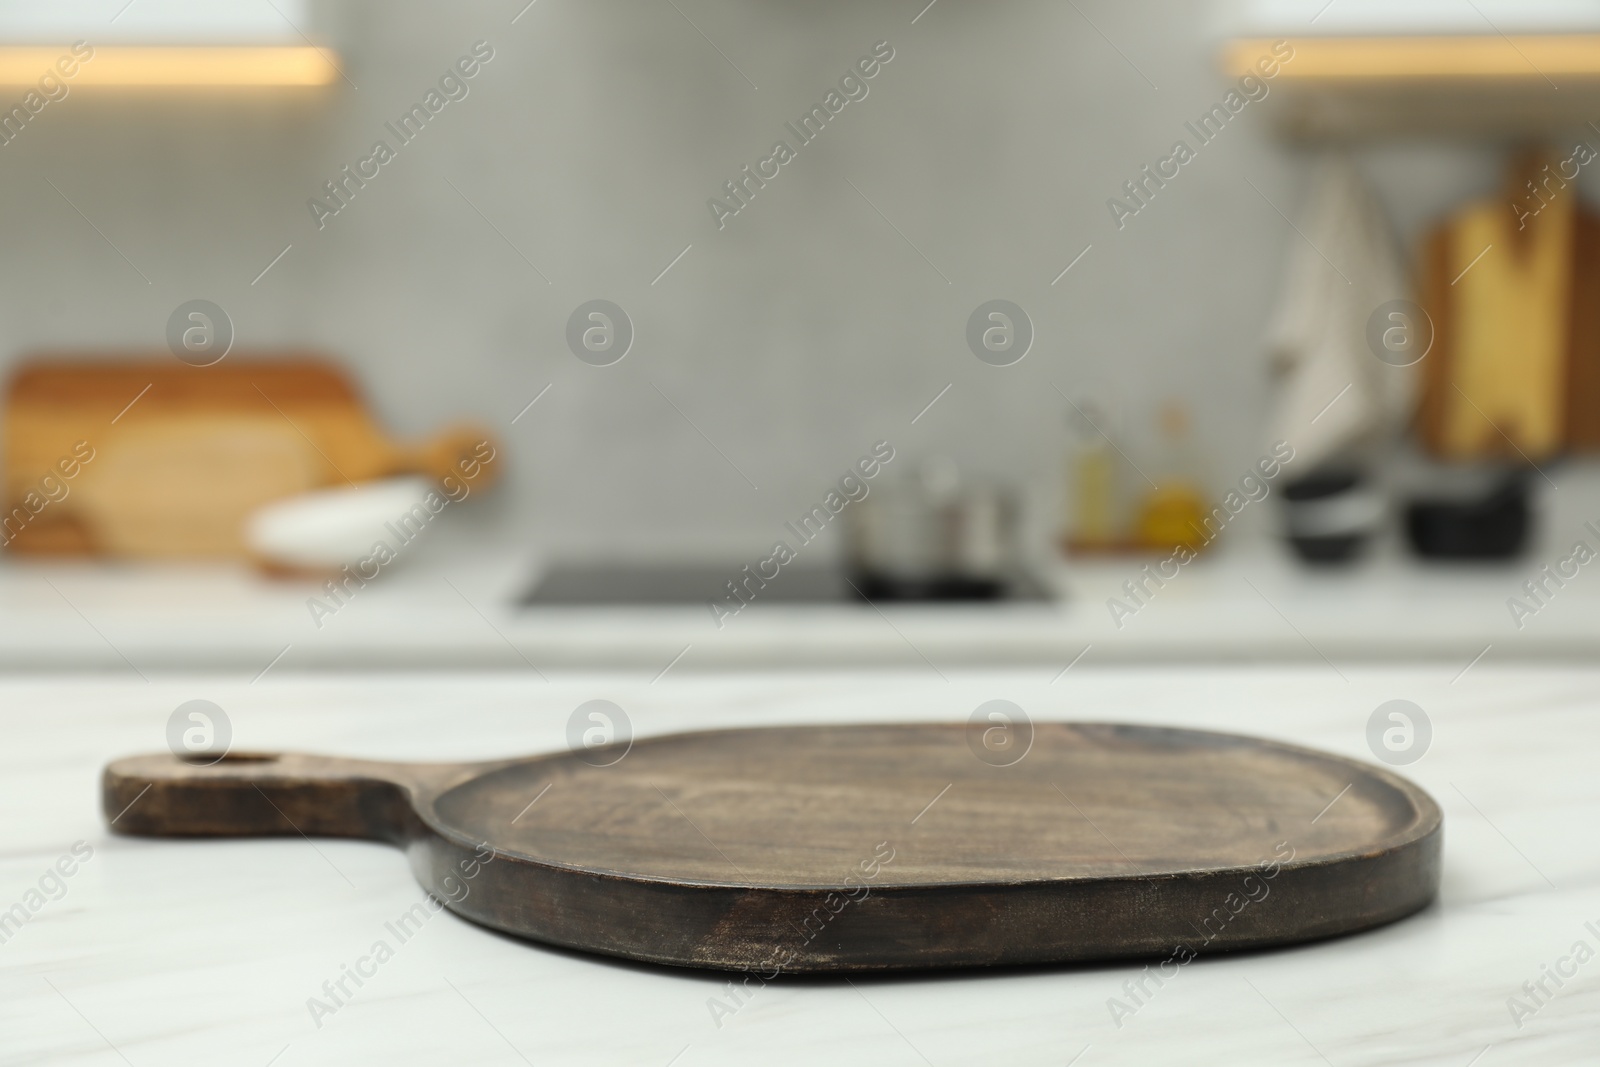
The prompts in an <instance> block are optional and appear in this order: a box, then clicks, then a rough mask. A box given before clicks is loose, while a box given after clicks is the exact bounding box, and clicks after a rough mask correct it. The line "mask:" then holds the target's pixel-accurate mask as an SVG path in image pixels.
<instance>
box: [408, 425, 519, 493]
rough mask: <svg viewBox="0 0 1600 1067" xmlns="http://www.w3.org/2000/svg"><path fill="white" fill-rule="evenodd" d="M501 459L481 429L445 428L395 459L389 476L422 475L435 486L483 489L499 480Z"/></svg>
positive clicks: (476, 427)
mask: <svg viewBox="0 0 1600 1067" xmlns="http://www.w3.org/2000/svg"><path fill="white" fill-rule="evenodd" d="M500 466H501V456H500V453H499V450H498V449H497V448H496V447H495V441H494V438H493V437H491V436H490V435H489V433H488V432H487V431H486V430H484V429H483V428H482V427H481V426H474V425H470V424H462V425H458V426H451V427H447V428H446V429H444V430H441V431H440V432H439V433H437V434H435V435H434V436H433V437H431V438H429V439H428V440H427V441H425V442H423V443H422V444H420V445H416V446H414V447H412V448H406V449H402V450H401V451H400V452H399V453H398V454H397V456H396V458H395V462H394V464H393V469H392V470H391V471H390V473H391V474H423V475H426V476H428V477H429V478H431V479H432V480H434V481H436V482H443V481H444V480H445V479H446V478H454V479H455V480H456V481H458V482H459V481H462V480H463V479H464V480H466V481H468V482H471V483H472V485H473V486H474V487H475V488H486V487H488V486H489V485H491V484H492V483H493V482H494V481H495V479H497V478H498V477H499V476H500Z"/></svg>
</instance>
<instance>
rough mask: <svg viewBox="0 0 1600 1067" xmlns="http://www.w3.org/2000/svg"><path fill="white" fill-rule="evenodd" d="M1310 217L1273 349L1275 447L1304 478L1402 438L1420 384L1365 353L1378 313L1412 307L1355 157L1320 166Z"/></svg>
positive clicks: (1384, 223) (1292, 264) (1296, 238)
mask: <svg viewBox="0 0 1600 1067" xmlns="http://www.w3.org/2000/svg"><path fill="white" fill-rule="evenodd" d="M1306 217H1307V221H1306V224H1305V225H1304V226H1303V227H1302V230H1303V233H1304V236H1302V235H1301V234H1298V233H1297V234H1293V235H1291V236H1290V238H1289V239H1290V240H1291V241H1292V242H1293V246H1292V248H1291V250H1290V256H1289V266H1288V272H1287V280H1286V284H1285V287H1284V291H1283V295H1282V297H1281V302H1280V304H1279V308H1278V312H1277V314H1276V316H1275V318H1274V321H1273V324H1272V327H1271V329H1270V331H1269V333H1268V343H1267V352H1268V358H1269V360H1270V362H1271V368H1272V371H1273V374H1274V377H1275V379H1276V382H1277V396H1276V401H1275V402H1276V411H1275V412H1274V415H1273V418H1272V420H1271V428H1272V431H1273V432H1272V436H1271V438H1270V439H1271V440H1272V441H1274V442H1276V441H1280V440H1281V441H1288V442H1289V443H1290V444H1291V445H1293V446H1294V449H1295V469H1296V470H1297V471H1298V472H1300V473H1302V474H1303V473H1305V472H1307V471H1310V470H1311V469H1312V468H1314V467H1316V466H1318V465H1320V464H1322V463H1324V462H1326V461H1329V460H1335V459H1340V458H1344V457H1346V456H1353V455H1355V454H1357V453H1358V452H1360V451H1362V450H1363V449H1364V447H1365V446H1367V445H1370V444H1372V443H1374V442H1376V441H1379V440H1382V439H1383V438H1386V437H1389V436H1391V435H1397V434H1398V433H1399V432H1400V431H1401V430H1403V429H1404V427H1405V425H1406V423H1407V421H1408V420H1409V418H1410V416H1411V411H1412V405H1413V402H1414V397H1415V393H1416V377H1417V375H1416V368H1415V367H1414V366H1413V367H1395V366H1392V365H1391V364H1389V363H1385V362H1384V361H1382V360H1380V359H1379V358H1378V357H1377V355H1376V354H1375V353H1374V352H1373V350H1372V348H1371V347H1370V345H1369V344H1368V339H1367V324H1368V321H1369V320H1370V319H1371V318H1372V316H1373V314H1374V312H1376V311H1377V310H1378V309H1379V308H1380V307H1381V306H1382V305H1384V304H1386V303H1388V302H1390V301H1393V300H1408V299H1411V288H1410V285H1409V284H1408V281H1407V275H1406V271H1405V267H1404V264H1403V261H1402V259H1401V257H1400V253H1399V248H1398V244H1397V242H1396V241H1395V238H1394V233H1393V231H1392V230H1391V229H1390V227H1389V224H1388V220H1387V219H1386V218H1385V217H1384V215H1383V212H1382V210H1381V209H1380V207H1379V205H1378V203H1377V200H1376V198H1375V197H1374V196H1373V194H1372V191H1371V190H1370V189H1369V188H1368V186H1367V184H1366V182H1365V181H1364V180H1363V179H1362V177H1361V175H1360V174H1359V173H1358V172H1357V170H1356V168H1355V166H1354V164H1353V163H1351V162H1350V160H1349V159H1348V158H1346V157H1344V156H1331V157H1329V158H1327V159H1326V160H1324V161H1323V162H1322V163H1321V164H1320V165H1319V170H1318V173H1317V176H1316V181H1315V184H1314V187H1313V190H1312V194H1311V206H1310V210H1309V211H1308V212H1307V213H1306ZM1418 327H1419V328H1420V329H1426V328H1427V327H1426V325H1425V324H1418Z"/></svg>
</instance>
